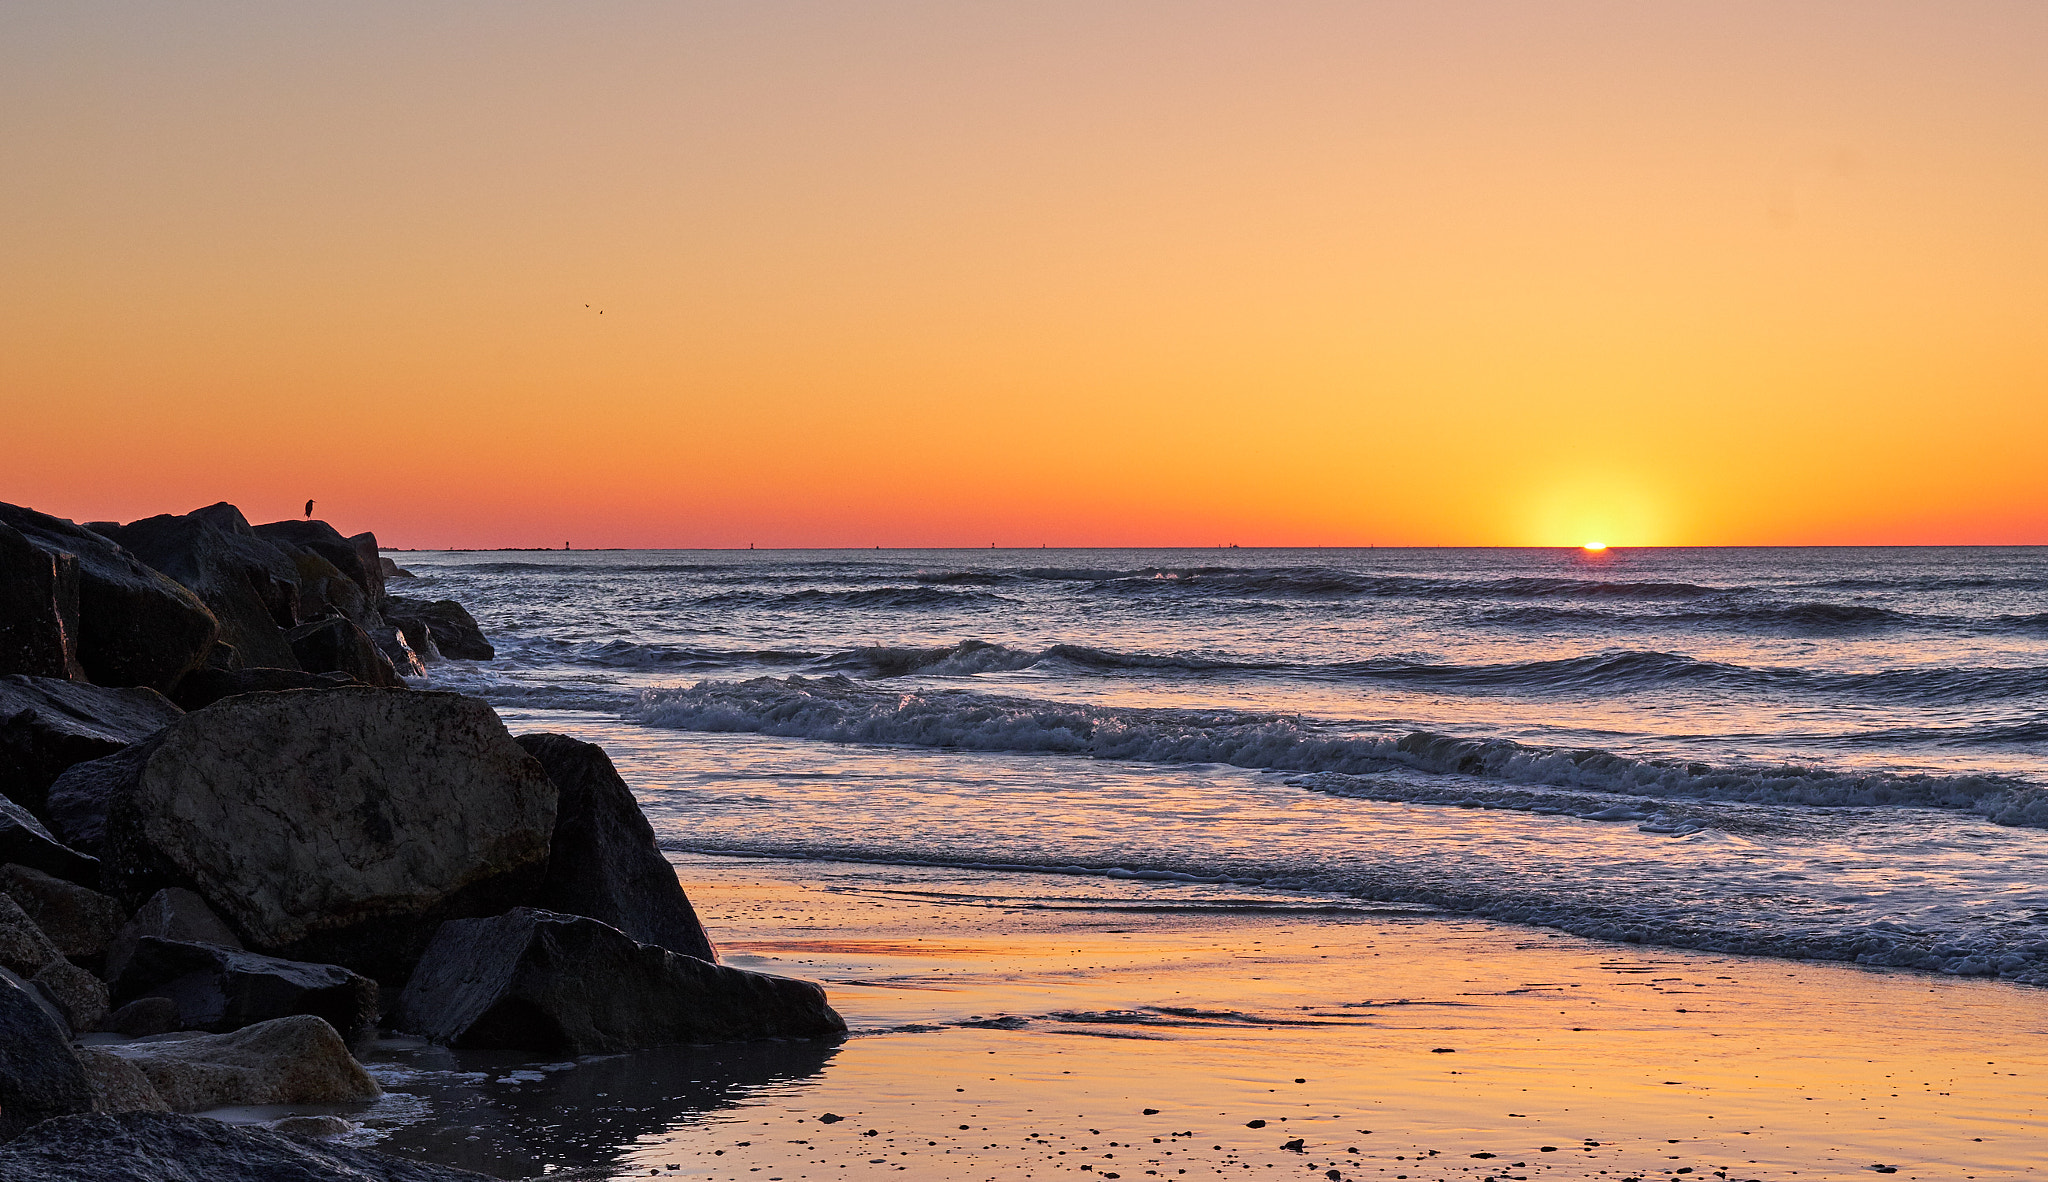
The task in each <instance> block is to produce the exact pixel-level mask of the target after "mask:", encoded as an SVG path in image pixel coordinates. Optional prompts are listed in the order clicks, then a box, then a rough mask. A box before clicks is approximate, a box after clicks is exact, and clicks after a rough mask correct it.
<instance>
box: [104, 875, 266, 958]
mask: <svg viewBox="0 0 2048 1182" xmlns="http://www.w3.org/2000/svg"><path fill="white" fill-rule="evenodd" d="M149 936H154V937H156V938H157V939H159V940H176V941H180V942H184V943H191V944H218V945H220V946H221V947H223V948H240V947H241V946H242V940H241V937H239V936H237V935H235V933H234V931H233V929H231V928H229V927H228V925H227V924H225V923H223V922H221V918H220V916H218V915H215V914H214V913H213V908H211V907H208V906H207V905H206V900H204V899H202V898H200V897H199V896H198V895H196V894H193V893H192V892H191V891H188V890H186V889H184V888H183V887H167V888H165V889H163V890H160V891H158V892H157V893H156V894H154V895H151V896H150V897H149V899H148V900H147V901H146V902H144V903H143V904H142V906H140V907H137V908H136V909H135V914H134V915H132V916H130V917H129V918H128V922H127V923H126V924H124V925H122V927H121V929H120V930H119V931H117V932H115V933H114V938H113V940H112V941H111V943H110V944H109V946H108V948H107V979H108V980H109V981H116V980H119V979H120V977H121V970H123V969H125V968H126V967H128V958H129V957H131V956H133V955H135V948H136V946H137V945H138V944H139V943H141V941H142V940H143V939H144V938H145V937H149Z"/></svg>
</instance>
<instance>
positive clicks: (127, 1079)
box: [74, 1047, 171, 1112]
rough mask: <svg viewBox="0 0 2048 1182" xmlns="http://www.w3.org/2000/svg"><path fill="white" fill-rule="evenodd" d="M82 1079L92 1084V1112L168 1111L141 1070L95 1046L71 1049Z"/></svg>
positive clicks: (168, 1107) (169, 1107)
mask: <svg viewBox="0 0 2048 1182" xmlns="http://www.w3.org/2000/svg"><path fill="white" fill-rule="evenodd" d="M74 1050H75V1051H76V1053H77V1055H78V1062H79V1065H80V1066H82V1067H84V1068H85V1078H86V1079H87V1080H88V1081H90V1082H91V1083H92V1110H93V1111H94V1112H169V1111H170V1110H171V1106H170V1105H168V1104H166V1103H164V1098H163V1097H162V1096H159V1095H157V1092H156V1085H155V1084H152V1083H150V1082H149V1077H148V1076H147V1075H144V1074H143V1073H142V1068H140V1067H137V1066H136V1065H135V1064H133V1063H130V1062H129V1061H128V1060H126V1059H123V1058H122V1057H121V1056H119V1055H116V1054H112V1053H110V1052H107V1051H103V1050H101V1049H99V1048H98V1047H77V1048H74Z"/></svg>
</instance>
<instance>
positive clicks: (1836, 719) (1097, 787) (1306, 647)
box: [393, 548, 2048, 984]
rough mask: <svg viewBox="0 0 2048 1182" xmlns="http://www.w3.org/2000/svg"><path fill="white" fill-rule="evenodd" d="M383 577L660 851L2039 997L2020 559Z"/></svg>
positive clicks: (880, 567) (1065, 556)
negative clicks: (1672, 954)
mask: <svg viewBox="0 0 2048 1182" xmlns="http://www.w3.org/2000/svg"><path fill="white" fill-rule="evenodd" d="M398 557H399V558H401V559H402V564H403V565H404V566H405V567H407V568H408V569H410V570H412V571H414V572H415V573H416V574H417V575H418V576H419V577H418V578H417V579H415V580H401V581H398V582H397V583H396V584H395V585H394V588H393V589H394V590H395V591H397V592H399V593H401V594H407V595H413V596H425V597H429V598H443V597H446V598H452V599H456V600H458V601H461V602H462V603H464V604H466V605H468V606H469V607H470V608H471V609H472V610H473V611H474V612H475V614H476V615H477V617H478V618H479V620H480V621H481V622H482V624H483V626H484V628H485V629H486V631H487V632H488V633H489V634H490V636H491V638H492V640H493V641H494V643H496V644H497V646H498V654H499V655H498V658H497V659H496V660H494V661H489V662H475V663H469V662H447V663H444V664H441V665H437V666H434V667H433V672H432V677H431V679H430V681H431V682H432V683H433V684H435V685H438V686H442V687H445V688H452V689H460V690H463V691H464V692H469V693H475V694H478V695H481V696H482V697H484V698H486V699H488V700H490V701H492V702H493V703H494V704H496V705H497V706H498V707H499V709H500V711H501V712H502V713H504V714H505V715H506V717H507V719H508V721H509V722H510V723H511V724H512V725H513V727H514V729H515V730H518V731H525V730H538V729H552V730H564V731H569V732H571V733H575V734H578V735H581V736H583V737H586V738H591V739H594V740H596V741H600V742H602V743H604V744H605V746H606V747H607V749H608V750H610V751H611V752H612V753H613V756H614V758H615V759H616V760H617V761H618V762H619V764H620V766H621V769H622V770H623V771H624V772H625V773H626V774H627V777H628V779H629V780H630V781H631V782H632V783H633V784H634V786H635V788H636V790H638V791H639V793H640V795H641V799H642V801H643V804H644V805H645V806H646V808H647V810H648V812H649V814H650V816H651V817H652V818H653V819H654V821H655V825H656V829H657V832H658V834H659V836H660V837H661V839H662V841H663V842H664V844H665V845H666V846H667V847H668V848H670V849H672V850H675V851H678V852H683V851H689V852H696V853H711V854H722V855H745V856H758V857H773V858H786V859H831V860H841V861H858V862H867V863H881V864H888V863H902V864H907V865H921V866H937V867H954V868H959V869H962V870H972V871H976V872H978V873H983V874H986V875H987V876H989V878H990V880H991V881H992V882H993V881H995V880H1001V881H1002V884H1003V885H1002V889H1003V890H1004V891H1006V892H1008V893H1011V894H1016V893H1028V892H1029V889H1030V887H1029V883H1030V882H1031V881H1033V880H1034V879H1035V880H1036V881H1040V882H1045V883H1047V884H1048V885H1049V884H1050V880H1049V879H1046V878H1045V877H1044V876H1047V875H1059V876H1065V877H1064V881H1067V882H1074V881H1076V880H1086V879H1091V878H1092V879H1095V880H1099V881H1105V882H1106V881H1108V880H1111V879H1119V880H1139V881H1149V882H1154V883H1158V884H1161V885H1162V888H1163V889H1165V890H1167V891H1168V892H1169V894H1170V893H1171V892H1172V891H1174V890H1179V891H1182V892H1183V893H1184V894H1185V895H1186V897H1187V898H1188V901H1189V903H1190V905H1194V904H1196V903H1197V902H1198V897H1199V896H1201V895H1202V894H1204V893H1205V892H1214V891H1217V890H1229V889H1246V888H1257V889H1258V890H1261V891H1284V892H1292V893H1295V894H1297V895H1299V896H1301V897H1303V898H1306V899H1310V900H1324V901H1327V902H1329V903H1330V904H1331V905H1333V906H1350V905H1362V904H1366V903H1397V904H1404V905H1408V906H1411V907H1416V908H1421V909H1434V910H1439V911H1443V912H1450V913H1458V914H1463V915H1474V916H1482V917H1488V918H1492V919H1498V920H1502V921H1507V922H1514V923H1528V924H1539V925H1546V926H1550V927H1554V928H1559V929H1563V930H1566V931H1571V932H1574V933H1577V934H1580V935H1586V936H1592V937H1595V938H1598V939H1606V940H1613V941H1616V942H1623V943H1651V944H1665V945H1671V946H1678V947H1689V948H1700V949H1708V950H1715V951H1732V952H1742V953H1750V954H1759V955H1770V956H1792V957H1820V958H1826V959H1837V960H1853V961H1858V962H1862V963H1866V964H1877V965H1892V966H1907V967H1913V968H1920V969H1927V970H1934V971H1940V972H1946V973H1954V974H1970V975H1988V976H2000V977H2005V978H2008V979H2012V980H2016V981H2020V982H2025V983H2030V984H2048V549H2041V548H1986V549H1977V548H1955V549H1946V548H1898V549H1884V548H1870V549H1864V548H1816V549H1747V548H1745V549H1659V550H1608V551H1604V552H1586V551H1560V550H1540V549H1531V550H1515V549H1475V550H1442V549H1433V550H1237V549H1231V550H1182V551H1170V550H990V551H958V550H938V551H901V550H891V551H746V552H733V551H608V552H544V553H534V552H519V553H504V552H501V553H414V554H407V555H399V556H398ZM1175 884H1178V885H1175Z"/></svg>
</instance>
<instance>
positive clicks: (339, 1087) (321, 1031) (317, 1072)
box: [105, 1014, 383, 1112]
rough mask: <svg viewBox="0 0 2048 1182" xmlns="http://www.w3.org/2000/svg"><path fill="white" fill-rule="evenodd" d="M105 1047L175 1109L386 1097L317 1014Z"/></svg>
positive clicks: (183, 1032)
mask: <svg viewBox="0 0 2048 1182" xmlns="http://www.w3.org/2000/svg"><path fill="white" fill-rule="evenodd" d="M105 1049H106V1050H108V1051H110V1052H112V1053H113V1054H116V1055H119V1056H121V1057H122V1058H124V1059H126V1060H128V1061H129V1062H131V1063H133V1064H135V1065H136V1066H137V1067H140V1068H142V1073H143V1074H144V1075H147V1076H148V1077H149V1082H150V1083H151V1084H152V1085H153V1086H155V1088H156V1091H157V1094H158V1095H159V1096H162V1097H163V1099H164V1103H166V1104H168V1105H170V1106H171V1110H172V1111H173V1112H203V1111H205V1110H206V1109H209V1108H221V1107H225V1106H227V1105H230V1104H346V1103H349V1102H351V1101H356V1100H374V1099H376V1098H377V1097H378V1096H381V1095H383V1092H382V1091H380V1090H379V1089H378V1087H377V1085H376V1083H375V1082H374V1081H373V1080H371V1079H370V1076H369V1073H368V1072H365V1071H364V1070H363V1065H362V1064H360V1063H358V1062H356V1061H355V1059H354V1058H353V1057H352V1056H351V1055H350V1054H349V1053H348V1044H347V1043H346V1042H344V1041H342V1037H341V1035H340V1034H339V1033H337V1032H336V1031H335V1029H334V1027H332V1026H329V1025H328V1024H327V1023H326V1022H324V1021H322V1020H321V1019H319V1018H316V1017H314V1016H313V1015H311V1014H296V1015H294V1016H292V1017H289V1018H277V1019H274V1020H272V1021H269V1022H259V1023H257V1024H256V1025H254V1026H244V1027H243V1028H242V1029H240V1030H237V1031H234V1032H233V1033H231V1034H194V1033H192V1032H190V1031H180V1032H178V1033H175V1034H159V1035H155V1036H153V1037H150V1038H146V1039H139V1040H137V1041H135V1042H126V1043H107V1044H106V1045H105Z"/></svg>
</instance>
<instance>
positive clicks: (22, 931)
mask: <svg viewBox="0 0 2048 1182" xmlns="http://www.w3.org/2000/svg"><path fill="white" fill-rule="evenodd" d="M63 957H64V954H63V953H61V952H59V951H57V945H55V944H54V943H52V942H51V941H50V937H48V936H46V935H44V934H43V929H42V928H40V927H37V926H36V921H35V920H33V919H30V918H29V917H28V912H26V911H23V910H22V909H21V905H20V904H18V903H16V902H15V901H14V900H13V899H11V898H9V897H7V896H6V895H0V969H6V970H8V971H9V972H14V973H19V974H21V975H22V976H23V977H33V976H35V975H36V974H37V973H38V972H41V971H42V968H43V966H44V965H46V964H49V963H50V962H51V961H54V960H62V959H63Z"/></svg>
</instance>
